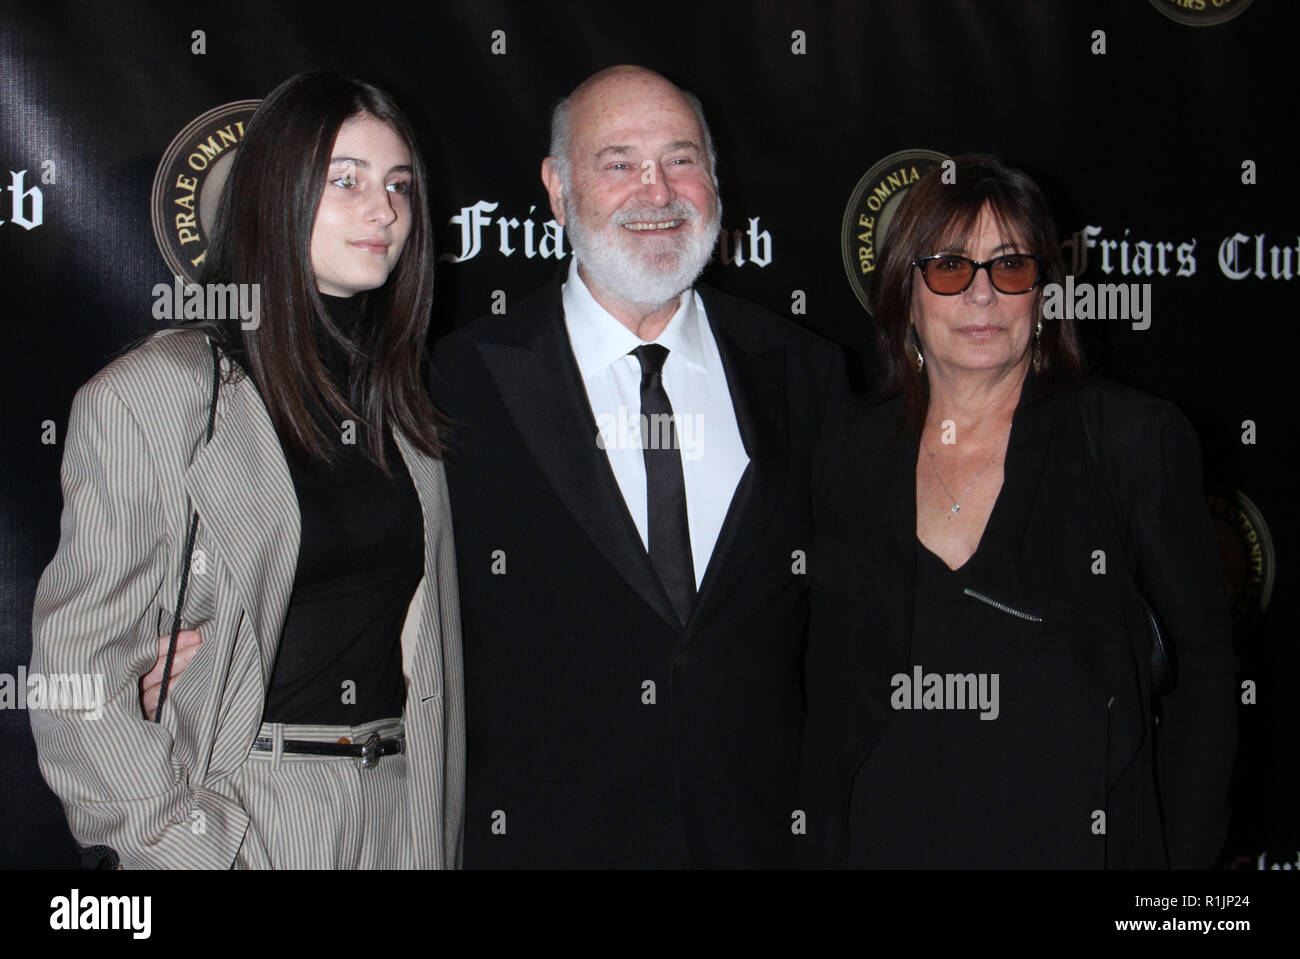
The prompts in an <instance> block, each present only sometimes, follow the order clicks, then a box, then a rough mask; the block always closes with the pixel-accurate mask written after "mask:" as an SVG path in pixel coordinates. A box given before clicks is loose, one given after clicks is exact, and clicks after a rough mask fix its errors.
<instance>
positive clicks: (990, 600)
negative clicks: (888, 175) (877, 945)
mask: <svg viewBox="0 0 1300 959" xmlns="http://www.w3.org/2000/svg"><path fill="white" fill-rule="evenodd" d="M954 172H955V176H956V182H955V183H952V182H945V181H944V178H943V176H942V174H943V170H942V168H936V169H935V170H934V171H932V172H931V173H930V174H928V175H927V176H925V177H923V178H922V179H921V180H920V181H919V182H918V183H917V184H916V185H915V186H913V187H912V189H911V190H910V191H909V192H908V193H907V195H906V196H905V198H904V199H903V200H902V202H901V204H900V206H899V208H898V211H897V213H896V214H895V217H894V220H893V224H892V226H891V228H890V232H889V234H888V237H887V239H886V243H885V250H884V251H883V255H882V260H881V262H880V264H879V266H878V269H877V273H876V276H875V279H874V286H873V300H874V307H875V319H876V324H877V334H878V342H879V346H880V350H881V355H882V358H883V363H884V368H885V382H884V388H883V390H882V401H881V402H877V403H876V404H874V405H872V406H869V407H864V408H862V409H859V410H857V411H855V412H854V413H852V414H851V415H850V416H848V417H847V418H846V420H845V422H843V423H842V424H841V425H840V426H839V427H838V428H837V429H835V430H833V431H831V432H830V433H829V434H828V436H827V438H826V439H825V440H824V442H823V448H822V451H821V454H820V456H819V457H818V460H817V465H816V466H815V470H816V472H815V475H814V489H815V494H814V509H815V519H816V524H817V535H816V538H815V540H814V542H813V544H812V547H811V548H810V549H809V554H808V571H809V577H810V580H811V583H812V586H813V594H812V595H813V614H812V626H811V632H810V636H809V650H808V658H807V693H808V725H807V744H806V750H805V774H804V790H805V799H806V803H807V807H808V839H809V843H810V846H811V847H812V848H813V849H814V850H815V853H814V858H815V859H816V860H817V861H820V862H823V863H835V864H848V865H856V866H868V867H917V868H963V867H993V868H998V867H1067V868H1103V867H1108V868H1162V867H1166V866H1173V867H1209V866H1211V865H1212V864H1213V863H1214V860H1215V857H1216V856H1217V855H1218V853H1219V847H1220V844H1221V842H1222V840H1223V838H1224V835H1225V832H1226V829H1227V822H1228V820H1227V794H1228V782H1229V777H1230V774H1231V769H1232V761H1233V755H1234V751H1235V744H1236V726H1235V700H1234V682H1235V679H1234V670H1235V660H1234V656H1233V652H1232V647H1231V637H1230V622H1229V617H1228V608H1227V601H1226V596H1225V590H1224V586H1223V579H1222V573H1221V570H1220V566H1219V559H1218V554H1217V547H1216V543H1215V538H1214V534H1213V532H1212V528H1211V522H1210V518H1209V514H1208V512H1207V510H1206V506H1205V500H1204V497H1203V494H1202V489H1201V473H1200V454H1199V446H1198V443H1197V439H1196V436H1195V434H1194V433H1193V431H1192V429H1191V428H1190V426H1189V425H1188V423H1187V421H1186V420H1185V419H1184V418H1183V416H1182V415H1181V414H1180V413H1179V412H1178V410H1177V409H1175V408H1174V407H1173V406H1172V405H1171V404H1169V403H1167V402H1164V401H1161V400H1157V399H1155V398H1152V397H1149V396H1146V395H1144V394H1141V393H1138V392H1136V391H1133V390H1129V389H1124V388H1121V387H1119V386H1116V385H1113V384H1107V383H1101V382H1083V381H1082V380H1081V375H1080V374H1081V366H1082V364H1081V359H1080V351H1079V345H1078V338H1077V334H1076V330H1075V328H1074V326H1073V324H1072V322H1071V321H1066V320H1052V319H1045V318H1044V317H1043V309H1042V304H1043V300H1044V286H1045V285H1046V284H1049V283H1060V282H1061V280H1062V276H1063V264H1062V261H1061V255H1060V250H1059V247H1058V244H1057V239H1056V235H1055V231H1054V229H1053V226H1052V221H1051V217H1050V215H1049V213H1048V210H1047V207H1046V204H1045V202H1044V200H1043V197H1042V194H1041V193H1040V191H1039V190H1038V188H1037V187H1036V186H1035V185H1034V183H1033V182H1032V181H1031V180H1029V178H1028V177H1026V176H1025V175H1024V174H1023V173H1021V172H1019V171H1016V170H1011V169H1008V168H1005V167H1003V166H1002V165H1001V164H1000V163H999V162H998V161H996V160H995V159H993V158H992V157H987V156H964V157H959V158H957V159H956V163H955V171H954ZM948 179H949V180H951V177H949V178H948ZM1148 610H1150V615H1149V614H1148ZM1157 626H1158V628H1159V629H1160V630H1161V631H1162V634H1163V644H1162V645H1158V644H1157V643H1156V641H1155V638H1154V634H1153V630H1154V629H1155V628H1156V627H1157ZM1175 653H1176V662H1177V667H1176V674H1174V670H1173V667H1172V666H1171V665H1170V663H1169V660H1170V659H1172V658H1173V657H1174V654H1175ZM1171 674H1172V675H1171ZM1171 684H1172V687H1171V688H1170V686H1171ZM1162 689H1163V695H1161V694H1160V693H1161V691H1162ZM1157 716H1158V719H1157Z"/></svg>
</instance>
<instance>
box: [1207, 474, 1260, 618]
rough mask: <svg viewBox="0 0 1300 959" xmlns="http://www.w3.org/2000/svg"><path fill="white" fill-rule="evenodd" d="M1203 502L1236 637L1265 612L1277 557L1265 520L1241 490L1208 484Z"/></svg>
mask: <svg viewBox="0 0 1300 959" xmlns="http://www.w3.org/2000/svg"><path fill="white" fill-rule="evenodd" d="M1208 485H1209V488H1208V490H1207V491H1206V497H1205V499H1206V502H1207V503H1208V504H1209V507H1210V515H1211V516H1213V517H1214V532H1215V535H1216V536H1217V537H1218V539H1219V552H1220V553H1221V554H1222V556H1223V576H1224V580H1225V585H1226V586H1227V588H1228V602H1229V603H1230V604H1231V606H1232V622H1233V625H1234V626H1236V628H1237V631H1238V633H1239V634H1240V632H1241V631H1242V630H1244V629H1246V628H1247V627H1249V626H1251V625H1252V624H1254V622H1255V621H1256V620H1257V619H1258V618H1259V616H1260V615H1261V614H1262V613H1263V612H1264V610H1266V609H1267V608H1268V600H1269V596H1270V595H1271V594H1272V592H1273V580H1274V577H1275V575H1276V571H1277V570H1276V564H1277V558H1276V557H1277V554H1276V553H1275V552H1274V550H1273V537H1272V536H1271V535H1270V534H1269V531H1268V525H1267V524H1266V523H1265V522H1264V516H1263V514H1262V513H1260V511H1259V507H1257V506H1256V505H1255V504H1254V503H1252V502H1251V501H1250V498H1249V497H1248V496H1246V494H1245V493H1243V492H1241V491H1240V490H1236V489H1233V488H1232V487H1230V486H1224V485H1222V484H1219V483H1211V484H1208Z"/></svg>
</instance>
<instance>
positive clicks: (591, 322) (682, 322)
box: [561, 256, 709, 378]
mask: <svg viewBox="0 0 1300 959" xmlns="http://www.w3.org/2000/svg"><path fill="white" fill-rule="evenodd" d="M561 298H562V302H563V304H564V324H565V326H566V327H567V328H568V332H569V342H570V344H571V345H572V346H573V356H574V359H575V360H577V363H578V370H579V372H581V373H582V375H583V377H584V378H586V377H588V376H590V375H591V374H593V373H596V372H599V371H600V370H603V369H604V368H605V367H607V366H609V365H610V364H611V363H615V362H617V361H618V360H619V359H621V358H623V357H624V356H626V355H627V354H628V353H631V352H632V351H633V350H635V349H636V348H637V347H638V346H640V345H641V344H643V343H646V342H650V341H648V340H643V339H641V338H640V337H639V336H637V335H636V334H635V333H633V332H632V331H631V330H629V329H628V328H627V327H626V326H624V325H623V324H622V323H620V322H619V321H618V320H617V319H616V318H615V317H614V316H613V315H612V314H611V313H610V312H609V311H608V310H606V309H605V308H604V307H603V306H601V305H600V304H599V303H598V302H596V298H595V297H594V296H592V295H591V291H590V290H589V289H588V288H587V284H586V282H585V281H584V280H583V279H582V276H581V275H580V274H579V273H578V258H577V257H576V256H574V257H573V259H572V262H570V264H569V275H568V278H567V279H566V280H565V282H564V286H563V287H562V288H561ZM703 320H704V308H703V304H701V303H700V302H699V295H698V294H697V293H696V292H695V290H694V289H687V290H684V291H682V293H681V295H680V296H679V298H678V306H677V312H676V313H674V314H673V317H672V319H670V320H669V321H668V325H667V326H666V327H664V331H663V332H662V333H660V334H659V338H658V339H656V340H654V342H655V343H658V344H660V345H661V346H664V347H665V348H667V349H668V351H669V353H670V355H671V354H675V355H676V356H678V357H680V358H681V359H683V360H685V361H686V362H688V363H691V364H692V365H693V366H696V367H699V368H700V369H702V370H705V371H707V370H708V368H709V364H708V360H707V358H706V355H705V351H704V334H703V331H702V330H701V328H700V324H701V323H702V322H703Z"/></svg>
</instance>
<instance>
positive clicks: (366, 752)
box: [361, 733, 380, 769]
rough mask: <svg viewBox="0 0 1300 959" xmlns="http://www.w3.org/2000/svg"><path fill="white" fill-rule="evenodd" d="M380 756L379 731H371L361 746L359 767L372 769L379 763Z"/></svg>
mask: <svg viewBox="0 0 1300 959" xmlns="http://www.w3.org/2000/svg"><path fill="white" fill-rule="evenodd" d="M379 757H380V740H379V733H371V734H370V738H369V739H367V740H366V741H365V744H364V745H363V746H362V747H361V768H362V769H373V768H374V767H375V766H377V765H378V764H379Z"/></svg>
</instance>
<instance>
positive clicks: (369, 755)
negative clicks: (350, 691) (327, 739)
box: [253, 733, 406, 769]
mask: <svg viewBox="0 0 1300 959" xmlns="http://www.w3.org/2000/svg"><path fill="white" fill-rule="evenodd" d="M405 747H406V736H405V734H404V733H399V734H398V735H396V736H394V737H393V738H391V739H380V738H379V733H371V734H370V738H369V739H367V740H366V741H365V742H364V743H349V742H343V743H318V742H313V741H312V740H310V739H286V740H285V741H284V745H283V748H282V749H281V750H280V751H281V752H284V753H299V754H301V755H305V756H352V757H355V758H358V759H360V760H361V766H362V768H364V769H369V768H371V767H372V766H374V765H375V764H376V763H378V762H379V757H380V756H392V755H395V754H397V753H400V752H402V751H403V749H405ZM253 749H254V750H255V751H257V752H263V753H269V752H271V751H272V750H274V749H275V740H274V739H272V738H271V737H270V736H259V737H258V738H257V739H254V740H253Z"/></svg>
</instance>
